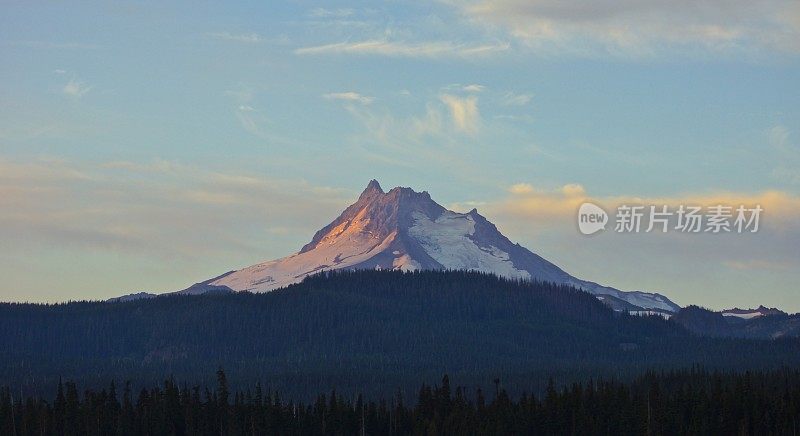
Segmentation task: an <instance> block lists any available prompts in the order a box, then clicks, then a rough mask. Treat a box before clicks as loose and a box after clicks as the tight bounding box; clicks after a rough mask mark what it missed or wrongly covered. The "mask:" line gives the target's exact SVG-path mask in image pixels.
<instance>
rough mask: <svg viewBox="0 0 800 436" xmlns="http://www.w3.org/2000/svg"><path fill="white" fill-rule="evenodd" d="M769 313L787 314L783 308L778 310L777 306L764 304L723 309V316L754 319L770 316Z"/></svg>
mask: <svg viewBox="0 0 800 436" xmlns="http://www.w3.org/2000/svg"><path fill="white" fill-rule="evenodd" d="M768 315H786V312H784V311H782V310H778V309H776V308H768V307H764V306H763V305H762V306H758V308H756V309H739V308H737V307H734V308H733V309H727V310H723V311H722V316H732V317H735V318H742V319H753V318H758V317H760V316H768Z"/></svg>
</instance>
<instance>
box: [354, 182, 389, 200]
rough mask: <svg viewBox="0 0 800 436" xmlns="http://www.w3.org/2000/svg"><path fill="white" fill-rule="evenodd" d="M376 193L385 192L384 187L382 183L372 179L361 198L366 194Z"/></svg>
mask: <svg viewBox="0 0 800 436" xmlns="http://www.w3.org/2000/svg"><path fill="white" fill-rule="evenodd" d="M375 193H377V194H383V193H384V192H383V189H381V184H380V183H378V181H377V180H375V179H372V180H370V181H369V184H368V185H367V188H366V189H364V192H362V193H361V197H360V198H363V197H364V196H366V195H370V194H375Z"/></svg>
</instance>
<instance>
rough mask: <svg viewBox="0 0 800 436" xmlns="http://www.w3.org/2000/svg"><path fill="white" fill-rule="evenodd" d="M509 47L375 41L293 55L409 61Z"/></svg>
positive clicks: (494, 51) (489, 52)
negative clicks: (366, 56)
mask: <svg viewBox="0 0 800 436" xmlns="http://www.w3.org/2000/svg"><path fill="white" fill-rule="evenodd" d="M509 47H510V46H509V44H508V43H492V44H456V43H453V42H448V41H433V42H420V43H406V42H394V41H389V40H381V39H375V40H366V41H359V42H337V43H333V44H325V45H318V46H310V47H301V48H298V49H296V50H295V51H294V52H295V54H298V55H325V54H350V55H374V56H389V57H409V58H436V57H442V56H447V57H460V58H471V57H476V56H488V55H492V54H497V53H501V52H504V51H507V50H508V49H509Z"/></svg>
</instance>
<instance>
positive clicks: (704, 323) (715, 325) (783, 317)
mask: <svg viewBox="0 0 800 436" xmlns="http://www.w3.org/2000/svg"><path fill="white" fill-rule="evenodd" d="M671 319H672V321H674V322H676V323H678V324H680V325H682V326H683V327H684V328H686V329H687V330H689V331H692V332H694V333H697V334H701V335H705V336H719V337H734V338H749V339H767V338H772V339H775V338H781V337H797V336H800V314H794V315H789V314H787V313H786V312H783V311H781V310H778V309H769V308H766V307H764V306H760V307H759V308H758V309H748V310H742V309H729V310H724V311H722V312H713V311H711V310H708V309H704V308H702V307H697V306H687V307H685V308H683V309H681V310H680V311H679V312H678V313H677V314H675V315H674V316H672V317H671Z"/></svg>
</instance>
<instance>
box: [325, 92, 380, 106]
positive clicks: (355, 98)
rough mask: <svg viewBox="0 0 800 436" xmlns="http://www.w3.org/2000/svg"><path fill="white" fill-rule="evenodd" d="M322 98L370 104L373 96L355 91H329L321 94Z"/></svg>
mask: <svg viewBox="0 0 800 436" xmlns="http://www.w3.org/2000/svg"><path fill="white" fill-rule="evenodd" d="M323 97H324V98H326V99H328V100H342V101H348V102H354V103H360V104H364V105H367V104H370V103H372V102H373V100H375V98H374V97H368V96H366V95H361V94H359V93H357V92H352V91H350V92H331V93H328V94H325V95H323Z"/></svg>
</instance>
